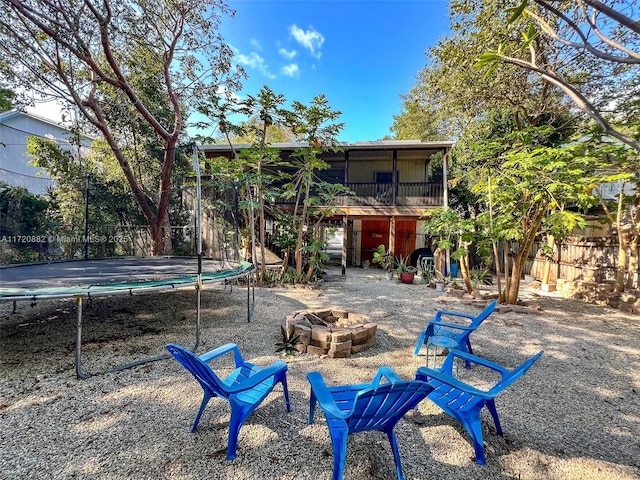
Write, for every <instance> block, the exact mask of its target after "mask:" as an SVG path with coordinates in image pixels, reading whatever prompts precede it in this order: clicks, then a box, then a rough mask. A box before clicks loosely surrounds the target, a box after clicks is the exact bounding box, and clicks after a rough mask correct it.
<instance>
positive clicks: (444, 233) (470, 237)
mask: <svg viewBox="0 0 640 480" xmlns="http://www.w3.org/2000/svg"><path fill="white" fill-rule="evenodd" d="M424 232H425V233H426V234H427V235H430V236H434V237H437V238H438V248H439V249H440V250H442V251H450V250H451V249H453V252H452V253H451V258H453V259H454V260H457V261H458V262H459V263H460V272H461V274H462V280H463V281H464V284H465V285H466V287H467V290H468V291H469V292H472V291H473V284H472V283H471V277H470V275H469V274H470V270H471V269H470V266H469V248H470V246H471V245H472V243H473V241H474V240H475V238H476V234H475V233H476V225H475V221H474V219H473V218H464V217H463V215H461V214H460V213H459V212H456V211H455V210H443V211H439V212H436V213H434V214H433V215H431V217H430V218H429V220H427V222H425V224H424ZM440 274H444V272H440Z"/></svg>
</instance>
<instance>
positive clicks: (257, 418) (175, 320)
mask: <svg viewBox="0 0 640 480" xmlns="http://www.w3.org/2000/svg"><path fill="white" fill-rule="evenodd" d="M440 295H441V294H439V293H436V292H435V290H433V289H429V288H427V287H425V286H424V285H421V284H418V283H417V282H416V284H414V285H404V284H400V283H397V282H396V281H393V282H389V281H386V280H385V279H384V277H383V275H382V274H381V272H380V271H379V270H363V269H350V270H348V272H347V280H346V281H345V282H327V283H324V284H323V285H321V286H320V287H319V288H316V289H309V288H289V289H286V288H273V289H256V291H255V299H256V303H255V313H254V317H253V320H252V321H251V322H250V323H247V317H246V297H247V292H246V289H244V288H240V287H234V288H233V289H232V290H231V289H221V288H209V287H208V288H207V289H206V290H205V291H204V293H203V296H202V330H201V345H200V347H199V348H198V353H204V352H205V351H208V350H211V349H213V348H215V347H217V346H219V345H222V344H224V343H227V342H234V343H237V344H238V345H239V347H240V350H241V351H242V353H243V355H244V356H245V358H246V359H247V360H250V361H252V362H253V363H257V364H260V365H267V364H269V363H271V362H273V361H275V360H277V359H279V358H280V357H279V356H278V355H276V354H275V353H274V350H275V347H274V344H275V342H276V341H278V339H279V326H280V325H281V324H282V323H283V322H284V318H285V316H286V314H288V313H290V312H292V311H294V310H299V309H307V308H316V309H317V308H322V307H332V306H336V307H345V308H348V309H350V310H354V311H358V312H361V313H365V314H368V315H369V316H370V317H371V319H372V321H375V322H376V323H377V324H378V333H377V336H376V343H375V345H374V346H373V347H372V348H371V349H369V350H367V351H365V352H363V353H360V354H358V355H355V356H353V357H351V358H348V359H320V358H318V357H314V356H309V355H299V356H296V357H288V358H285V360H286V361H287V362H288V365H289V371H288V383H289V391H290V395H291V401H292V405H293V412H292V413H287V411H286V409H285V405H284V399H283V396H282V389H281V387H277V388H276V390H275V391H274V392H273V393H272V394H271V395H270V396H269V397H268V398H267V399H266V401H265V402H264V403H263V405H262V406H261V407H260V408H258V409H257V410H256V411H255V412H254V413H253V414H252V415H251V416H250V417H249V419H248V421H247V423H246V424H245V425H244V427H243V428H242V430H241V432H240V438H239V445H238V457H237V458H236V459H235V460H234V461H232V462H228V461H227V460H226V458H225V457H226V441H227V432H228V430H227V422H228V416H229V409H228V404H227V403H226V402H224V401H221V400H218V399H213V400H212V401H211V402H210V403H209V406H208V407H207V410H206V411H205V413H204V415H203V417H202V420H201V422H200V426H199V428H198V431H197V432H196V433H194V434H190V433H189V429H190V427H191V425H192V423H193V420H194V417H195V414H196V412H197V410H198V407H199V405H200V401H201V392H202V390H201V389H200V387H199V385H198V384H197V383H196V382H195V380H193V379H192V377H191V376H190V375H189V374H188V373H187V372H186V371H184V370H183V369H182V367H181V366H180V365H179V364H178V363H177V362H176V361H174V360H172V359H170V360H164V361H159V362H154V363H150V364H145V365H142V366H138V367H135V368H132V369H127V370H123V371H120V372H117V373H108V374H106V375H96V376H92V377H91V378H89V379H86V380H80V379H78V378H76V375H75V369H74V347H75V343H74V335H75V333H74V323H75V306H74V303H73V302H72V301H59V300H58V301H53V300H52V301H42V302H39V303H38V304H37V305H35V306H33V307H30V306H29V304H28V303H24V304H19V305H18V311H17V313H14V314H12V313H11V310H12V308H11V307H12V306H11V305H9V304H3V305H0V307H1V308H2V310H1V317H0V318H1V321H0V478H1V479H17V478H20V479H25V478H29V479H39V480H41V479H56V480H58V479H71V478H82V479H93V478H96V479H122V478H131V479H209V478H219V479H307V478H308V479H314V480H316V479H318V480H322V479H329V478H331V471H332V450H331V442H330V437H329V434H328V431H327V427H326V423H325V421H324V416H323V415H322V413H320V414H319V415H317V416H316V422H315V424H313V425H308V424H307V416H308V412H309V405H308V401H309V385H308V382H307V380H306V374H307V373H308V372H310V371H319V372H321V373H322V375H323V376H324V378H325V380H326V381H327V383H328V384H345V383H359V382H368V381H370V380H371V379H372V378H373V376H374V375H375V373H376V371H377V370H378V368H379V367H380V366H383V365H389V366H391V367H393V368H394V369H395V370H396V371H397V372H398V374H400V375H401V376H402V377H404V378H407V379H409V378H413V376H414V375H415V371H416V369H417V368H418V367H419V366H422V365H424V363H425V357H424V350H423V353H422V355H420V356H418V357H415V356H413V348H414V346H415V342H416V340H417V337H418V334H419V332H420V331H421V329H422V328H424V326H425V325H426V323H427V322H428V320H429V319H430V318H431V317H432V316H433V313H434V311H435V309H438V308H441V309H442V308H446V309H456V310H461V311H468V312H471V313H474V314H475V313H477V312H478V311H479V308H478V307H475V306H471V305H465V304H460V303H454V301H453V299H452V298H450V297H447V298H446V299H448V300H451V303H449V302H446V303H445V302H443V301H442V300H443V298H442V297H441V296H440ZM538 295H542V294H541V293H540V292H538ZM523 298H524V299H527V298H528V300H529V301H530V302H531V303H534V304H536V305H540V306H541V308H542V310H541V311H540V312H536V313H533V312H534V311H533V310H532V313H528V314H523V313H516V312H513V311H512V312H507V313H499V312H496V313H494V314H493V315H492V316H491V317H489V319H488V320H487V321H485V322H484V324H483V325H482V326H481V328H480V329H479V330H478V331H477V332H475V333H474V334H473V335H472V337H471V338H472V344H473V346H474V349H475V353H476V354H478V355H480V356H483V357H485V358H487V359H489V360H492V361H495V362H498V363H500V364H502V365H504V366H506V367H508V368H514V367H516V366H517V365H519V364H520V363H521V362H522V361H524V360H525V359H526V358H527V357H529V356H531V355H533V354H535V353H536V352H538V351H539V350H541V349H543V350H544V351H545V354H544V355H543V356H542V358H541V359H540V360H539V361H538V362H537V363H536V364H535V365H534V366H533V368H532V369H531V370H529V372H528V373H527V374H526V375H525V376H524V377H523V378H522V379H520V380H519V381H518V382H517V383H515V384H514V385H512V386H511V387H510V388H509V389H507V390H506V391H505V392H504V393H503V394H502V395H501V396H500V397H499V398H498V400H497V407H498V412H499V414H500V419H501V422H502V426H503V430H504V431H505V437H504V438H502V437H500V436H498V435H496V433H495V429H494V427H493V424H492V423H491V421H490V416H489V415H488V412H486V411H485V412H483V429H484V437H485V438H484V440H485V451H486V456H487V464H486V465H484V466H479V465H477V464H476V463H475V462H474V460H473V447H472V444H471V441H470V438H469V436H468V435H467V433H466V431H465V430H464V429H463V428H462V427H461V426H460V425H458V424H457V423H455V422H454V421H453V420H452V419H450V418H449V417H447V416H446V415H444V414H443V413H442V412H441V410H439V409H438V407H436V406H435V405H434V404H432V403H431V402H430V401H429V400H425V401H423V402H422V403H421V404H420V406H419V415H415V416H414V415H408V416H407V417H405V418H404V419H403V420H401V421H400V422H399V423H398V425H397V427H396V433H397V436H398V442H399V447H400V453H401V456H402V461H403V469H404V474H405V477H406V478H407V479H427V478H438V479H507V478H509V479H511V478H513V479H540V478H545V479H576V480H577V479H580V480H586V479H638V478H640V400H639V395H638V394H639V392H640V317H638V316H633V315H628V314H622V313H620V312H618V311H616V310H612V309H610V308H607V307H602V306H595V305H587V304H583V303H579V302H577V301H574V300H570V299H566V298H563V297H561V296H559V295H554V294H546V295H545V296H536V295H535V293H533V292H532V291H529V292H526V291H525V292H523ZM84 319H85V321H84V326H83V338H84V342H83V353H82V358H83V368H84V370H85V371H87V372H99V371H105V370H108V369H110V368H113V367H116V366H118V365H122V364H124V363H127V362H131V361H134V360H136V359H140V358H145V357H148V356H155V355H161V354H163V353H164V352H165V351H164V345H165V344H166V343H169V342H175V343H181V344H183V345H186V346H192V345H193V343H194V332H195V330H194V322H195V294H194V292H193V290H181V291H173V292H164V293H156V294H149V295H135V296H130V297H109V298H97V299H94V300H93V302H92V304H91V305H90V306H89V307H88V308H86V310H85V316H84ZM474 370H476V369H472V370H471V371H467V370H465V369H461V379H463V380H465V379H467V380H471V378H472V376H473V374H474ZM391 478H395V467H394V463H393V456H392V454H391V450H390V447H389V444H388V441H387V438H386V436H385V435H384V434H381V433H378V432H367V433H362V434H357V435H352V436H350V438H349V445H348V449H347V460H346V468H345V472H344V479H345V480H356V479H367V480H368V479H391Z"/></svg>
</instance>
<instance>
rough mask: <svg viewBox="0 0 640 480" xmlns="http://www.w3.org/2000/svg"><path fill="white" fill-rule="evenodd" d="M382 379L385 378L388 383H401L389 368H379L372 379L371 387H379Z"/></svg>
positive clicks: (400, 378) (400, 379)
mask: <svg viewBox="0 0 640 480" xmlns="http://www.w3.org/2000/svg"><path fill="white" fill-rule="evenodd" d="M382 378H386V379H387V381H388V382H389V383H394V382H401V381H402V377H400V376H399V375H398V374H397V373H396V372H394V371H393V369H392V368H391V367H380V369H379V370H378V373H376V376H375V378H374V379H373V382H372V383H371V386H372V387H377V386H378V385H380V380H382Z"/></svg>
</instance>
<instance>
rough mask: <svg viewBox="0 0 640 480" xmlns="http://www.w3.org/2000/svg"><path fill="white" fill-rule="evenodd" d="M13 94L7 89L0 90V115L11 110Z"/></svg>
mask: <svg viewBox="0 0 640 480" xmlns="http://www.w3.org/2000/svg"><path fill="white" fill-rule="evenodd" d="M14 97H15V94H14V93H13V92H12V91H11V90H9V89H8V88H0V113H2V112H6V111H8V110H11V108H12V107H13V98H14Z"/></svg>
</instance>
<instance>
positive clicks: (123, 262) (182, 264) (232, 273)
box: [0, 257, 255, 378]
mask: <svg viewBox="0 0 640 480" xmlns="http://www.w3.org/2000/svg"><path fill="white" fill-rule="evenodd" d="M253 272H255V266H254V265H253V264H252V263H248V262H229V261H220V260H212V259H206V258H201V257H144V258H140V257H120V258H108V259H99V260H71V261H56V262H48V263H32V264H20V265H9V266H2V267H0V301H13V302H14V310H15V305H16V302H18V301H31V302H36V301H38V300H45V299H54V298H74V299H75V300H76V305H77V321H76V351H75V367H76V374H77V375H78V377H80V378H87V377H89V376H90V375H89V374H86V373H84V372H83V371H82V362H81V351H82V303H83V300H90V299H91V297H98V296H107V295H133V294H134V293H137V292H149V291H161V290H171V289H176V288H183V287H195V289H196V292H197V321H196V339H195V346H194V348H193V350H195V349H196V348H197V347H198V345H199V343H200V292H201V290H202V289H203V287H204V285H206V284H211V283H225V284H226V282H228V281H231V280H234V279H239V278H247V321H250V319H251V314H252V307H253V303H254V300H255V297H252V295H251V293H252V290H253V288H252V287H253V275H252V274H253ZM254 295H255V294H254ZM164 358H169V357H168V356H164V355H163V356H161V357H153V358H148V359H143V360H140V361H137V362H134V363H130V364H127V365H123V366H121V367H117V368H114V369H112V370H109V372H114V371H119V370H123V369H125V368H130V367H133V366H136V365H141V364H144V363H148V362H152V361H156V360H161V359H164Z"/></svg>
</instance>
